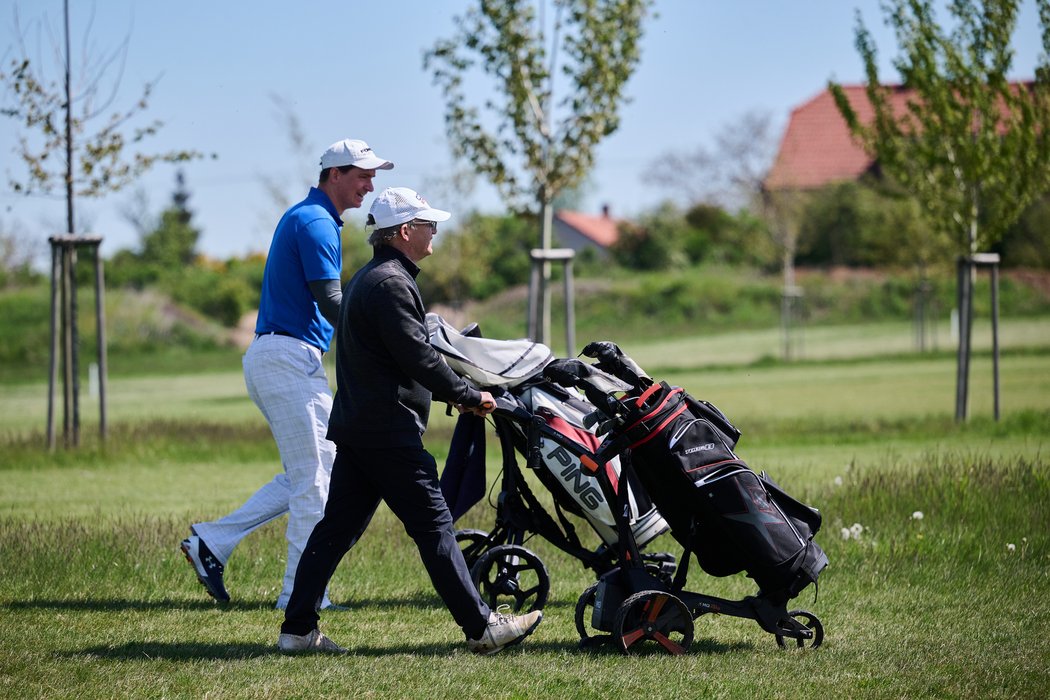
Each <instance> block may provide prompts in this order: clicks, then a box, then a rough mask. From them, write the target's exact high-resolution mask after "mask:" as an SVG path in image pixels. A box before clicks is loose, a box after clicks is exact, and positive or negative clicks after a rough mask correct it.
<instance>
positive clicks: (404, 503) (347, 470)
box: [281, 444, 489, 638]
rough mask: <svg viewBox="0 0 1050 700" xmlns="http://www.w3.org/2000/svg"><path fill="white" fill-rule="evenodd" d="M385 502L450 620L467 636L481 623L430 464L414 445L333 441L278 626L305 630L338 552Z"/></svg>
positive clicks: (484, 619)
mask: <svg viewBox="0 0 1050 700" xmlns="http://www.w3.org/2000/svg"><path fill="white" fill-rule="evenodd" d="M380 500H382V501H385V502H386V504H387V506H388V507H389V508H390V510H391V511H392V512H393V513H394V515H396V516H397V517H398V518H399V519H400V520H401V523H402V524H403V525H404V526H405V531H406V532H407V533H408V535H409V537H411V538H412V540H413V541H414V542H415V543H416V547H417V548H418V549H419V556H420V558H421V559H422V560H423V566H424V567H426V570H427V573H428V574H429V575H430V580H431V582H432V583H433V585H434V590H435V591H437V593H438V595H439V596H440V597H441V600H443V601H444V603H445V605H446V606H447V607H448V609H449V612H451V613H452V617H453V619H455V621H456V623H457V624H458V625H459V626H460V627H461V628H462V629H463V632H464V634H466V635H467V637H470V638H477V637H479V636H480V635H481V633H482V632H483V631H484V630H485V626H486V625H487V624H488V617H489V608H488V605H486V604H485V603H484V601H482V600H481V598H480V596H479V595H478V592H477V589H475V588H474V584H473V583H472V582H471V580H470V572H469V571H468V569H467V564H466V562H465V561H464V559H463V553H462V551H461V550H460V548H459V545H458V544H457V543H456V538H455V534H454V532H455V531H454V529H453V526H452V515H451V514H450V513H449V510H448V506H447V505H446V504H445V499H444V497H443V496H442V495H441V487H440V485H439V483H438V472H437V464H436V463H435V462H434V458H433V457H432V456H431V454H430V453H429V452H427V451H426V450H425V449H424V448H423V446H422V444H420V445H419V446H418V447H378V448H377V447H370V446H361V445H350V444H341V445H337V449H336V456H335V463H334V464H333V465H332V480H331V483H330V485H329V488H328V503H327V505H326V506H325V511H324V517H323V518H321V520H320V522H318V523H317V525H316V526H315V527H314V530H313V533H311V535H310V539H309V540H308V541H307V543H306V549H305V550H304V551H303V554H302V557H301V558H300V559H299V568H298V569H297V571H296V574H295V585H294V587H293V589H292V596H291V599H290V600H289V601H288V608H287V610H286V611H285V616H284V623H283V624H282V625H281V631H282V632H286V633H289V634H298V635H302V634H307V633H309V632H310V631H311V630H313V629H315V628H316V627H317V620H318V614H317V611H316V609H315V608H316V605H317V601H319V600H320V599H321V596H322V595H323V594H324V591H325V587H326V586H327V585H328V581H329V579H330V578H331V577H332V574H333V573H335V568H336V566H338V564H339V562H340V561H341V560H342V558H343V556H344V555H345V554H346V553H347V552H348V551H349V550H350V548H351V547H353V546H354V543H356V542H357V540H358V539H359V538H360V537H361V535H362V534H363V533H364V531H365V529H366V528H367V527H368V523H369V522H370V521H371V520H372V515H373V514H374V513H375V510H376V508H377V507H378V506H379V502H380Z"/></svg>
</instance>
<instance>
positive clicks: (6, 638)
mask: <svg viewBox="0 0 1050 700" xmlns="http://www.w3.org/2000/svg"><path fill="white" fill-rule="evenodd" d="M1047 327H1048V326H1046V325H1045V324H1044V325H1042V326H1041V327H1040V328H1037V329H1036V330H1034V331H1026V333H1034V335H1031V334H1029V335H1026V336H1025V337H1029V338H1031V337H1034V338H1035V339H1036V340H1035V341H1029V340H1026V341H1018V342H1016V343H1014V342H1013V341H1011V343H1010V344H1007V346H1006V350H1005V351H1004V356H1003V363H1002V368H1001V372H1002V410H1003V415H1002V420H1000V421H999V422H995V421H993V420H992V419H991V417H990V414H991V409H990V406H991V389H990V383H989V378H990V360H989V358H988V357H987V356H979V357H978V358H976V359H975V362H974V368H973V373H974V374H973V377H974V388H973V391H972V404H971V409H972V415H973V418H972V419H971V420H970V421H968V422H967V423H966V424H963V425H959V424H956V423H955V421H954V420H953V418H952V411H953V407H954V361H953V359H952V357H951V356H949V355H945V354H933V355H929V356H924V357H915V356H903V355H897V354H896V353H897V352H898V350H897V349H895V348H894V349H893V350H892V354H891V356H885V355H884V354H880V353H878V352H874V351H865V349H866V348H867V349H869V350H870V348H872V347H890V346H891V345H892V343H891V339H892V338H894V337H897V336H898V335H899V333H900V331H901V328H896V329H888V328H883V332H882V334H881V335H880V334H879V333H875V334H874V336H872V337H870V338H869V339H868V341H867V342H861V341H859V340H858V341H851V342H852V343H853V344H852V347H853V348H854V349H853V350H852V351H850V352H847V353H845V356H843V355H837V356H836V357H835V359H829V360H826V361H817V360H816V359H815V358H811V359H807V360H806V361H804V362H801V363H798V364H793V365H783V364H778V363H766V364H761V363H760V364H749V362H748V361H745V360H743V359H741V358H740V357H738V358H730V359H735V360H737V361H730V360H727V359H721V360H717V361H716V360H712V361H710V362H704V361H695V360H690V359H689V358H694V357H697V356H704V357H706V356H707V355H705V354H704V353H706V352H707V349H708V348H710V347H712V346H713V345H717V344H719V343H724V342H726V339H700V340H697V341H695V344H694V347H693V349H692V350H687V349H685V348H684V346H679V345H677V344H676V346H675V347H679V348H680V349H679V350H678V351H675V352H672V351H671V350H670V349H657V348H659V347H660V346H658V345H657V344H654V346H640V347H639V348H631V347H625V348H624V349H625V350H626V351H627V352H629V353H631V354H632V355H634V356H636V357H637V358H639V359H640V360H641V359H642V358H645V359H644V360H643V361H642V362H643V366H646V367H647V368H650V369H651V371H654V374H655V373H656V372H655V370H652V368H653V367H663V368H664V369H663V370H661V372H659V375H658V376H659V378H661V379H666V380H668V381H670V382H671V383H676V384H680V385H683V386H685V387H686V388H687V389H689V390H690V391H691V392H693V393H694V394H696V395H697V396H700V397H703V398H707V399H709V400H711V401H713V402H714V403H716V404H717V405H719V406H720V407H721V408H723V409H724V410H725V411H726V412H727V414H728V415H729V416H730V418H731V419H733V420H734V422H736V424H737V425H738V426H739V427H740V428H741V429H742V430H743V432H744V437H743V438H742V440H741V443H740V447H739V451H740V454H741V455H742V456H743V457H744V458H745V459H747V460H748V461H749V462H750V463H751V464H752V465H753V466H754V467H755V468H756V469H766V470H768V471H770V473H771V474H772V475H773V476H774V478H776V479H777V481H779V482H780V483H781V484H782V485H783V486H785V488H787V489H788V490H789V491H791V492H792V493H795V494H796V495H799V496H801V497H803V498H805V500H807V501H809V502H811V503H812V504H814V505H816V506H818V507H819V508H820V509H821V510H822V512H823V514H824V519H825V520H824V522H825V526H824V529H823V530H822V531H821V533H820V534H819V535H818V541H820V543H821V544H822V546H823V547H824V548H825V549H826V551H827V552H828V554H829V557H830V559H831V562H832V563H831V566H830V568H829V569H828V570H827V571H826V572H825V574H824V576H822V578H821V582H820V588H819V592H817V591H814V590H813V589H809V590H807V591H805V592H804V593H803V594H802V595H801V596H800V597H799V598H798V599H797V600H796V601H794V605H796V606H797V607H800V608H808V609H810V610H812V611H814V612H815V613H817V614H818V615H819V616H820V618H821V619H822V620H823V623H824V626H825V630H826V634H827V637H826V640H825V643H824V645H823V646H822V647H821V648H820V649H816V650H809V649H806V650H790V651H784V650H780V649H778V648H777V646H776V644H775V643H774V641H773V639H772V637H771V636H770V635H768V634H766V633H764V632H762V631H761V630H760V629H759V628H758V626H757V625H755V624H754V623H753V622H748V621H745V620H739V619H734V618H725V617H717V616H715V617H713V616H704V617H701V618H699V619H698V620H697V621H696V641H695V642H694V644H693V646H692V648H691V651H690V653H689V654H687V655H686V656H685V657H668V656H664V655H662V654H659V653H653V654H645V655H641V656H637V657H623V656H620V655H618V654H616V653H611V652H584V651H581V650H579V649H577V645H576V642H577V638H578V637H577V633H576V631H575V628H574V624H573V608H574V606H575V603H576V599H577V598H578V596H579V595H580V593H581V592H582V591H583V590H584V588H585V587H586V586H587V585H588V584H589V583H590V582H591V581H592V580H593V578H592V576H591V574H590V573H589V572H588V571H586V570H584V569H583V568H582V567H581V566H580V565H579V563H578V562H576V561H575V560H574V559H572V558H570V557H568V556H567V555H565V554H564V553H561V552H559V551H558V550H556V549H554V548H553V547H552V546H551V545H549V544H548V543H546V542H544V541H542V540H540V539H539V538H534V539H532V540H530V541H529V543H528V546H529V547H530V548H531V549H533V550H534V551H536V552H537V553H538V554H539V555H540V556H541V557H542V559H543V561H544V562H545V563H546V565H547V567H548V569H549V571H550V575H551V583H552V598H551V601H550V603H549V604H548V606H547V608H546V619H545V621H544V623H543V625H541V627H540V628H539V630H538V631H537V632H536V634H535V635H534V636H533V637H531V638H530V639H529V640H528V641H526V643H525V644H524V645H522V646H521V647H520V648H518V649H514V650H511V651H508V652H506V653H504V654H501V655H499V656H496V657H492V658H475V657H473V656H471V655H470V654H469V653H468V652H466V651H465V649H464V648H463V645H462V640H461V639H460V635H459V634H458V633H457V630H456V628H455V626H454V624H453V623H452V621H451V619H450V618H449V616H448V614H447V612H445V611H444V609H443V608H442V607H441V605H440V603H439V601H438V600H437V598H436V597H435V595H434V594H433V592H432V589H431V588H430V585H429V582H428V581H427V579H426V575H425V573H424V571H423V568H422V566H421V565H420V563H419V561H418V556H417V555H416V553H415V551H414V548H413V547H412V545H411V543H410V541H409V540H408V539H407V537H406V536H405V534H404V532H403V529H402V528H401V527H400V525H399V524H398V523H397V522H396V520H395V519H394V518H393V517H392V516H391V515H390V514H389V512H388V511H386V510H385V508H381V509H380V511H379V512H378V513H377V515H376V518H375V520H374V522H373V524H372V526H371V529H370V530H369V532H368V533H367V534H366V536H365V537H364V538H363V539H362V541H361V542H360V543H359V544H358V545H357V547H355V549H354V550H353V551H352V552H351V554H350V555H349V556H348V557H347V558H346V560H345V561H344V562H343V563H342V565H341V566H340V568H339V570H338V571H337V573H336V575H335V578H334V579H333V582H332V593H333V596H334V598H335V599H336V600H337V601H338V602H345V603H347V604H348V605H349V607H350V609H349V611H347V612H335V613H328V614H325V615H324V616H323V621H322V626H323V629H324V630H325V631H326V632H327V633H329V634H330V635H331V636H332V637H333V638H334V639H335V640H336V641H337V642H339V643H341V644H344V645H346V646H348V647H349V648H350V649H351V652H352V653H351V654H350V655H349V656H347V657H341V658H285V657H282V656H280V655H278V654H276V653H275V649H274V642H275V640H276V634H277V630H278V626H279V624H280V620H281V616H280V614H279V613H277V612H276V611H274V610H272V607H271V606H272V602H273V600H274V598H275V596H276V593H277V590H276V588H277V585H278V581H279V577H280V575H281V572H282V571H283V557H284V546H283V531H282V527H283V525H282V523H281V522H280V521H278V522H277V523H271V524H270V525H267V526H265V527H264V528H262V529H261V530H260V531H259V532H258V533H257V534H256V535H254V536H253V537H251V538H249V539H247V540H245V542H244V543H243V544H242V545H241V547H240V548H239V549H238V550H237V551H236V552H235V554H234V556H233V558H232V559H231V561H230V562H229V564H228V570H227V583H228V585H229V588H230V591H231V594H232V595H233V597H234V602H233V603H232V604H230V605H228V606H218V605H215V604H213V603H212V602H211V601H210V599H208V598H207V596H206V595H205V594H204V593H203V591H202V589H201V588H200V586H199V585H198V584H197V582H196V580H195V578H194V577H193V575H192V573H191V572H190V569H189V567H188V566H187V564H186V562H185V561H184V560H183V559H182V556H181V553H180V552H179V550H178V541H179V540H180V539H181V538H182V537H184V536H185V535H186V533H187V526H188V524H189V522H191V521H193V520H196V519H201V518H207V517H213V516H218V515H221V514H222V513H224V512H225V511H227V510H229V509H230V508H232V507H234V506H236V505H238V504H239V503H240V502H241V501H243V499H244V498H246V497H247V496H248V495H249V494H250V493H251V492H252V491H253V490H254V489H255V488H257V487H258V486H259V485H261V484H262V483H263V482H264V481H265V480H267V479H269V478H271V477H272V476H273V474H274V473H275V471H276V470H277V469H279V465H278V463H277V459H276V450H275V449H274V447H273V445H272V442H271V440H270V438H269V435H268V433H267V431H266V427H265V425H264V424H263V423H262V420H261V418H260V417H259V416H258V414H257V411H256V410H255V408H254V407H253V406H252V405H251V403H250V401H249V400H248V399H247V397H246V395H245V393H244V388H243V384H242V379H241V376H240V372H239V368H238V367H230V368H229V370H228V371H220V372H212V373H208V374H200V375H192V374H191V375H171V376H163V377H161V376H155V377H131V378H120V379H114V380H113V382H112V384H111V386H110V404H109V406H110V410H109V416H110V422H111V435H110V440H109V442H108V443H107V445H106V446H105V447H104V448H103V447H101V446H99V445H98V444H97V440H96V438H95V437H94V433H93V428H94V425H95V423H94V421H95V420H97V418H96V415H97V409H95V408H92V404H91V400H90V398H89V397H84V399H83V410H84V421H85V427H84V440H85V445H84V447H83V448H82V449H80V450H69V451H66V450H61V449H60V450H58V451H57V452H56V453H55V454H53V455H50V454H48V453H47V452H46V450H44V449H42V431H43V417H44V416H45V415H46V387H45V386H44V385H43V384H17V385H6V386H3V387H0V445H2V447H0V451H2V452H3V454H4V460H3V461H2V463H0V580H3V581H4V586H3V588H2V589H0V614H2V616H3V619H4V620H5V622H6V624H5V625H3V626H2V627H0V644H2V645H3V647H4V649H5V653H4V654H3V655H0V697H49V698H51V697H54V698H66V697H78V698H109V697H194V698H196V697H246V698H247V697H251V698H255V697H273V698H284V697H375V698H380V697H381V698H391V697H397V698H401V697H405V698H417V697H428V698H457V699H460V698H464V697H492V698H504V697H551V698H566V697H573V698H576V697H579V698H591V697H595V698H607V697H629V696H640V697H646V698H650V697H651V698H687V697H689V698H691V697H727V698H755V697H783V698H794V697H829V698H830V697H834V698H838V697H849V698H853V697H864V698H868V697H872V698H902V697H908V698H912V697H972V698H988V697H993V698H994V697H999V698H1036V697H1046V696H1047V695H1048V694H1050V596H1048V595H1047V591H1048V590H1050V527H1048V526H1050V458H1048V456H1047V455H1048V452H1050V386H1048V384H1050V353H1048V352H1047V349H1048V348H1050V338H1047V339H1045V340H1042V341H1040V340H1039V339H1040V338H1041V337H1044V336H1041V335H1040V334H1041V333H1043V332H1044V331H1045V329H1046V328H1047ZM905 330H906V329H905ZM857 332H858V333H860V332H861V331H860V329H857ZM839 335H843V336H845V335H846V334H845V333H844V332H842V331H840V332H839ZM809 337H812V333H811V334H810V336H809ZM880 338H881V340H880ZM842 342H843V343H847V344H848V342H847V340H845V339H843V341H842ZM730 345H731V344H730ZM726 347H729V346H728V345H727V346H726ZM750 352H751V353H752V354H754V353H755V352H758V353H760V354H759V355H758V356H760V355H761V353H762V351H761V350H756V349H755V348H751V350H750ZM807 356H809V355H808V353H807ZM683 358H684V359H683ZM712 365H714V366H712ZM93 411H95V413H93ZM450 426H451V419H449V418H446V417H445V416H444V415H443V414H442V412H441V410H440V408H439V407H437V406H435V410H434V420H433V427H432V430H431V431H430V433H429V434H428V442H429V444H430V446H431V448H432V449H433V451H434V452H435V454H437V455H438V456H439V458H440V457H442V456H443V455H444V453H445V450H447V444H448V438H449V435H450V432H449V431H450ZM494 442H495V440H491V441H490V447H491V443H494ZM490 452H491V449H490ZM439 461H440V459H439ZM497 478H498V475H497V465H496V463H495V456H494V455H493V457H492V459H490V473H489V480H490V483H491V482H493V481H496V480H497ZM534 490H536V491H537V492H538V493H540V494H541V496H544V494H543V492H542V487H540V486H538V485H536V484H534ZM544 497H545V498H546V496H544ZM917 511H919V512H922V514H923V516H922V518H921V519H919V518H917V517H914V516H913V514H914V513H915V512H917ZM493 517H494V516H493V511H492V509H491V508H490V507H488V506H487V505H485V504H481V505H479V506H477V507H475V508H474V509H473V510H472V511H471V512H470V513H468V514H467V515H466V516H465V517H464V518H463V519H462V520H461V522H460V525H462V526H465V527H481V528H486V529H487V528H490V527H491V526H492V523H493ZM854 524H859V525H860V526H861V535H860V537H859V538H852V537H850V538H849V539H844V538H843V536H842V534H841V531H842V529H843V528H847V529H848V528H850V527H851V526H852V525H854ZM580 529H581V531H583V532H584V533H585V534H586V527H585V526H582V525H581V528H580ZM594 539H595V538H594V537H593V534H592V535H591V540H592V542H593V541H594ZM1011 545H1012V547H1011ZM654 548H658V549H659V548H667V549H669V550H672V551H675V552H676V553H677V549H676V547H675V546H674V544H673V542H671V540H670V538H668V537H666V536H665V537H664V538H661V539H660V540H658V541H657V542H656V543H654ZM688 588H689V590H694V591H703V592H709V593H713V594H716V595H722V596H729V597H739V596H743V595H747V594H749V593H751V592H752V587H751V584H750V581H749V580H748V579H746V578H744V577H743V576H733V577H727V578H713V577H710V576H707V575H705V574H703V572H701V571H700V570H699V567H697V566H696V565H695V563H694V566H693V567H692V569H691V571H690V579H689V585H688Z"/></svg>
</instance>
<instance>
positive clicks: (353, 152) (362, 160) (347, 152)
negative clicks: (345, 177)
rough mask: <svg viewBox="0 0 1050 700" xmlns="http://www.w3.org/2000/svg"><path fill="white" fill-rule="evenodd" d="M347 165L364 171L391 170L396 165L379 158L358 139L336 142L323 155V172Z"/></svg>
mask: <svg viewBox="0 0 1050 700" xmlns="http://www.w3.org/2000/svg"><path fill="white" fill-rule="evenodd" d="M347 165H353V166H354V167H357V168H361V169H362V170H390V169H391V168H393V167H394V164H393V163H391V162H390V161H388V160H383V159H382V158H380V157H379V156H377V155H376V154H375V153H374V152H373V151H372V149H371V148H369V147H368V144H367V143H365V142H364V141H360V140H358V139H343V140H342V141H336V142H335V143H333V144H332V145H331V146H329V147H328V150H326V151H325V152H324V153H323V154H322V155H321V170H327V169H328V168H341V167H344V166H347Z"/></svg>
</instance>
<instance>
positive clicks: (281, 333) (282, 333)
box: [255, 331, 296, 338]
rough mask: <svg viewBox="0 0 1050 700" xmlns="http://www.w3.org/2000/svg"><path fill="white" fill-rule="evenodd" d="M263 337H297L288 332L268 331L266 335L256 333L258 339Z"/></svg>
mask: <svg viewBox="0 0 1050 700" xmlns="http://www.w3.org/2000/svg"><path fill="white" fill-rule="evenodd" d="M261 335H283V336H284V337H285V338H294V337H296V336H294V335H292V334H291V333H289V332H288V331H266V332H265V333H256V334H255V337H256V338H258V337H259V336H261Z"/></svg>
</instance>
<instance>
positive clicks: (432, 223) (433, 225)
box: [409, 220, 438, 235]
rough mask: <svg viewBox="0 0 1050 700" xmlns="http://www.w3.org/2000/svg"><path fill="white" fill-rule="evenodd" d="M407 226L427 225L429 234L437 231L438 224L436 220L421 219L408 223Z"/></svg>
mask: <svg viewBox="0 0 1050 700" xmlns="http://www.w3.org/2000/svg"><path fill="white" fill-rule="evenodd" d="M409 226H413V227H415V226H424V227H427V228H429V229H430V234H431V235H433V234H435V233H437V228H438V225H437V222H436V221H421V220H418V221H413V222H412V223H410V224H409Z"/></svg>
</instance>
